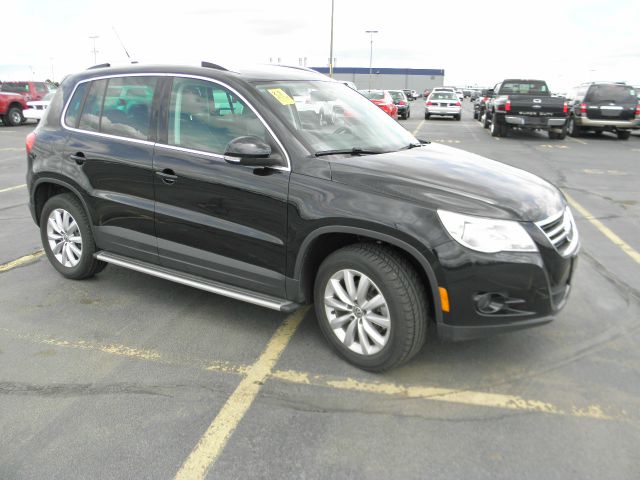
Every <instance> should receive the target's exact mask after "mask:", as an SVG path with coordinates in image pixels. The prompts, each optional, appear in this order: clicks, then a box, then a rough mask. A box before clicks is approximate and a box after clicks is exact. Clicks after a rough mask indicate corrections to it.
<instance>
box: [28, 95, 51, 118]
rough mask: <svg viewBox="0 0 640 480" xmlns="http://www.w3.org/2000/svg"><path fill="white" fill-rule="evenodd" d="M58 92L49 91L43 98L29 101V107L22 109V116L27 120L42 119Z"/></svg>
mask: <svg viewBox="0 0 640 480" xmlns="http://www.w3.org/2000/svg"><path fill="white" fill-rule="evenodd" d="M55 93H56V92H49V93H47V94H46V95H45V96H44V97H42V100H37V101H35V100H34V101H31V102H27V107H28V108H25V109H24V110H22V116H23V117H24V118H25V119H27V120H36V121H38V122H39V121H40V120H41V119H42V117H43V116H44V112H45V110H46V109H47V107H48V106H49V104H50V103H51V99H52V98H53V95H54V94H55Z"/></svg>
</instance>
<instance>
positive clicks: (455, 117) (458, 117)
mask: <svg viewBox="0 0 640 480" xmlns="http://www.w3.org/2000/svg"><path fill="white" fill-rule="evenodd" d="M453 118H454V119H456V120H457V121H460V119H461V118H462V115H454V116H453Z"/></svg>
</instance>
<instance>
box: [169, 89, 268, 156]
mask: <svg viewBox="0 0 640 480" xmlns="http://www.w3.org/2000/svg"><path fill="white" fill-rule="evenodd" d="M246 135H253V136H257V137H260V138H261V139H262V140H264V141H266V142H268V141H269V139H268V135H267V131H266V129H265V127H264V125H263V124H262V122H261V121H260V120H259V119H258V117H257V116H256V115H255V114H254V113H253V111H252V110H251V109H250V108H249V107H247V106H246V105H245V104H244V103H243V102H242V101H241V100H240V99H239V98H237V97H236V96H235V95H234V94H233V93H232V92H230V91H229V90H227V89H225V88H224V87H222V86H220V85H217V84H215V83H212V82H207V81H204V80H195V79H189V78H175V79H174V80H173V87H172V91H171V104H170V107H169V144H170V145H176V146H180V147H184V148H190V149H193V150H202V151H205V152H212V153H217V154H220V155H222V154H223V153H224V151H225V148H226V146H227V144H228V143H229V142H230V141H231V140H233V139H234V138H237V137H242V136H246Z"/></svg>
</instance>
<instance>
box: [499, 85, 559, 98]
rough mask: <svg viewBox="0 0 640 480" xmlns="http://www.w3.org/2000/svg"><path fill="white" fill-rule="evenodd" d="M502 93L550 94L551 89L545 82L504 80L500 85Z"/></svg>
mask: <svg viewBox="0 0 640 480" xmlns="http://www.w3.org/2000/svg"><path fill="white" fill-rule="evenodd" d="M500 93H501V94H504V95H509V94H512V95H545V94H549V89H548V88H547V84H546V83H544V82H504V83H503V84H502V87H500Z"/></svg>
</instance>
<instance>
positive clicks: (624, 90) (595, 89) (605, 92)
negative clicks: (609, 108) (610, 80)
mask: <svg viewBox="0 0 640 480" xmlns="http://www.w3.org/2000/svg"><path fill="white" fill-rule="evenodd" d="M587 101H589V102H611V103H614V102H623V103H624V102H632V103H635V101H636V95H635V91H634V90H633V88H631V87H630V86H628V85H592V86H591V88H590V89H589V94H588V95H587Z"/></svg>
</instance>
